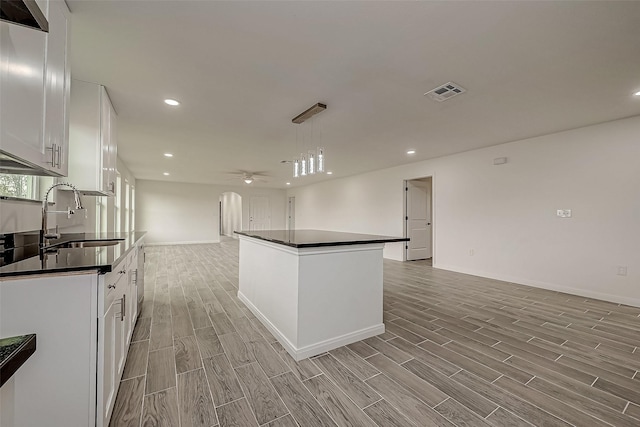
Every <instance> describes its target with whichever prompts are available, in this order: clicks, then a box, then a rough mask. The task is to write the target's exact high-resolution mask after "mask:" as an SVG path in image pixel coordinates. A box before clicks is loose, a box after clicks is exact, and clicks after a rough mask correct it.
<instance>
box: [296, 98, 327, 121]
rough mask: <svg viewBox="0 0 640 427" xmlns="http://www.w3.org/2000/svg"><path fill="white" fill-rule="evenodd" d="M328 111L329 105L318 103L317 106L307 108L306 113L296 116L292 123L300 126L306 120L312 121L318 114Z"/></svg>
mask: <svg viewBox="0 0 640 427" xmlns="http://www.w3.org/2000/svg"><path fill="white" fill-rule="evenodd" d="M326 109H327V104H322V103H321V102H318V103H317V104H315V105H313V106H311V107H309V108H307V109H306V110H305V111H303V112H302V113H300V114H298V115H297V116H295V117H294V118H293V119H292V120H291V121H292V122H293V123H295V124H298V125H299V124H300V123H303V122H304V121H305V120H307V119H310V118H311V117H313V116H315V115H316V114H318V113H320V112H322V111H324V110H326Z"/></svg>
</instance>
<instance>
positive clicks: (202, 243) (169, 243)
mask: <svg viewBox="0 0 640 427" xmlns="http://www.w3.org/2000/svg"><path fill="white" fill-rule="evenodd" d="M209 243H220V240H193V241H184V242H153V243H146V242H145V246H170V245H204V244H209Z"/></svg>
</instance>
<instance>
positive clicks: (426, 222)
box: [406, 180, 432, 261]
mask: <svg viewBox="0 0 640 427" xmlns="http://www.w3.org/2000/svg"><path fill="white" fill-rule="evenodd" d="M406 192H407V218H406V220H407V237H409V238H410V239H411V240H410V241H409V242H407V246H408V248H407V261H412V260H417V259H427V258H431V257H432V250H431V185H430V181H422V180H420V181H418V180H414V181H407V190H406Z"/></svg>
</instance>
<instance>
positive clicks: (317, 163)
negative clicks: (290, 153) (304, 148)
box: [291, 102, 327, 178]
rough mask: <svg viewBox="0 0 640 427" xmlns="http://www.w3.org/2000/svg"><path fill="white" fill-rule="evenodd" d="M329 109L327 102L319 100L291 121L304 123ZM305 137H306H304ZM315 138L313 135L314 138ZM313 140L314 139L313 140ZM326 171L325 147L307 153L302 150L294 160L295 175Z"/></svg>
mask: <svg viewBox="0 0 640 427" xmlns="http://www.w3.org/2000/svg"><path fill="white" fill-rule="evenodd" d="M326 109H327V105H326V104H322V103H320V102H318V103H317V104H315V105H313V106H311V107H310V108H308V109H306V110H305V111H303V112H302V113H300V114H298V115H297V116H296V117H294V118H293V119H292V120H291V121H292V122H293V123H295V124H302V123H304V122H305V121H306V120H308V119H310V118H311V117H313V116H314V115H316V114H318V113H320V112H322V111H324V110H326ZM303 139H304V138H303ZM311 139H313V135H312V138H311ZM297 142H298V132H297V129H296V144H297ZM312 142H313V141H312ZM303 145H304V144H303ZM324 172H325V157H324V147H318V148H317V149H316V150H315V151H314V150H309V151H308V152H307V153H306V154H305V153H304V152H302V153H301V154H300V157H299V158H297V159H295V160H294V161H293V177H294V178H298V177H300V176H307V175H315V174H316V173H324Z"/></svg>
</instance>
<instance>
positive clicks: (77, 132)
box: [68, 80, 117, 196]
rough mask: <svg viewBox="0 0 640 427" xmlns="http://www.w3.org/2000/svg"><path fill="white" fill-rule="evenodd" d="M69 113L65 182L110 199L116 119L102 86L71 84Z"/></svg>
mask: <svg viewBox="0 0 640 427" xmlns="http://www.w3.org/2000/svg"><path fill="white" fill-rule="evenodd" d="M70 112H71V114H70V117H69V175H68V181H69V182H70V183H72V184H74V185H75V186H76V187H77V188H78V189H79V190H80V191H81V192H82V193H84V194H89V195H96V196H100V195H101V196H112V195H113V194H114V193H115V187H116V184H115V182H116V159H117V128H116V122H117V116H116V112H115V110H114V109H113V106H112V105H111V100H110V99H109V95H108V94H107V91H106V89H105V88H104V86H101V85H98V84H95V83H88V82H83V81H81V80H72V81H71V108H70Z"/></svg>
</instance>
